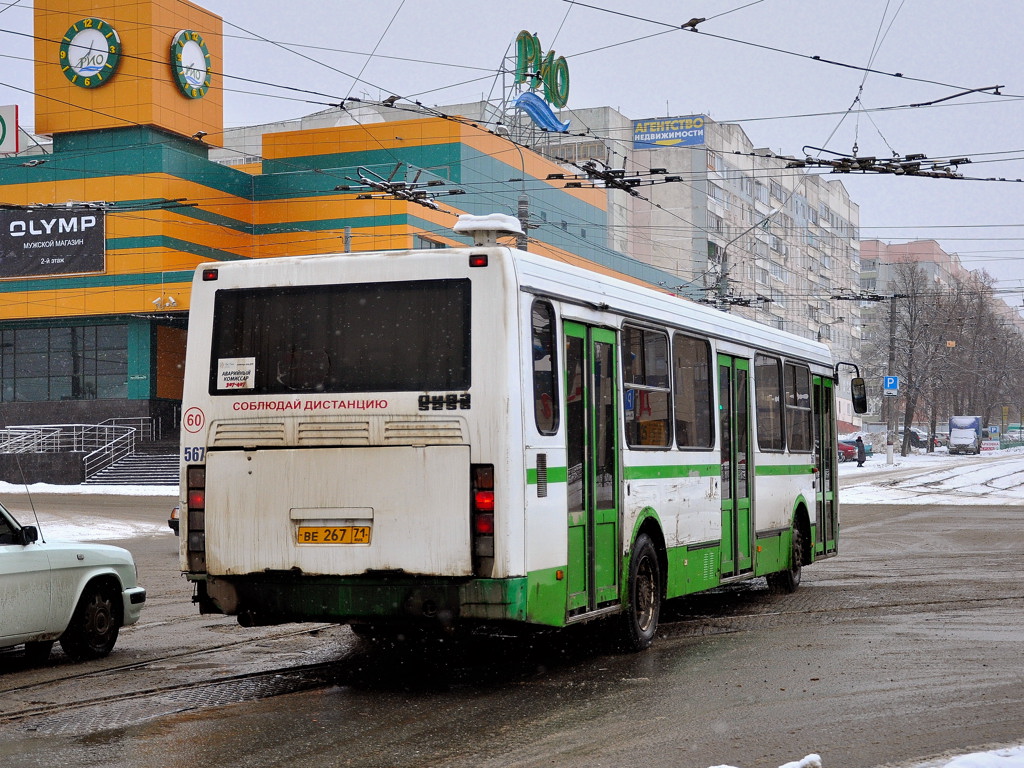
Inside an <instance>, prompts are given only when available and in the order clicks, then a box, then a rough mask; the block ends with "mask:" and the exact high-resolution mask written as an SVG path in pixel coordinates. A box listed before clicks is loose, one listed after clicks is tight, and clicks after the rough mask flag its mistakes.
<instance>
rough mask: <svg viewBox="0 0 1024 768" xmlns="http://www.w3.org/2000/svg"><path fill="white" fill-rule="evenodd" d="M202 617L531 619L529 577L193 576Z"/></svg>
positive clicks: (252, 622)
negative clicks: (528, 605) (528, 596)
mask: <svg viewBox="0 0 1024 768" xmlns="http://www.w3.org/2000/svg"><path fill="white" fill-rule="evenodd" d="M190 578H192V579H194V580H195V581H196V587H197V588H196V596H195V597H194V598H193V600H194V602H197V603H198V604H199V610H200V613H222V614H227V615H229V616H238V621H239V623H240V624H243V625H245V626H259V625H268V624H281V623H285V622H290V621H318V622H326V621H338V622H350V621H352V622H375V621H376V622H379V621H389V622H406V623H414V624H421V623H422V624H439V625H441V626H451V625H454V624H456V623H459V622H474V623H476V622H492V621H494V622H499V621H528V620H529V619H528V618H527V610H526V595H527V579H526V578H525V577H521V578H511V579H472V580H466V579H440V578H437V577H431V578H427V577H419V578H417V577H414V576H409V575H407V574H395V575H392V574H375V575H365V576H359V577H337V576H304V575H301V574H292V573H261V574H253V575H245V576H206V577H205V578H204V577H201V576H200V577H197V576H196V575H190Z"/></svg>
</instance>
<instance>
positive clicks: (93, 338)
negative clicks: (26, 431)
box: [0, 325, 128, 402]
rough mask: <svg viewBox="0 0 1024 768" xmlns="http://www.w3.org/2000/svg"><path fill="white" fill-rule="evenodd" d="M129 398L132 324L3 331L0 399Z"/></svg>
mask: <svg viewBox="0 0 1024 768" xmlns="http://www.w3.org/2000/svg"><path fill="white" fill-rule="evenodd" d="M126 397H128V326H127V325H92V326H72V327H64V328H17V329H10V330H6V331H3V332H2V333H0V400H2V401H3V402H43V401H53V400H107V399H115V398H126Z"/></svg>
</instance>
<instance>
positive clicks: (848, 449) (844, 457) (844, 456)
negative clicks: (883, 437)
mask: <svg viewBox="0 0 1024 768" xmlns="http://www.w3.org/2000/svg"><path fill="white" fill-rule="evenodd" d="M837 445H838V447H839V461H840V462H843V461H856V460H857V443H856V441H855V440H840V441H838V443H837ZM873 453H874V451H873V450H872V448H871V443H869V442H867V441H865V442H864V456H865V457H870V456H871V455H872V454H873Z"/></svg>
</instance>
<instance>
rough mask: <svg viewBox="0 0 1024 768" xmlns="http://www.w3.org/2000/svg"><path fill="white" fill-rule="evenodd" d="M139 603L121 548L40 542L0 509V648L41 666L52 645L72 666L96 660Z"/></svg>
mask: <svg viewBox="0 0 1024 768" xmlns="http://www.w3.org/2000/svg"><path fill="white" fill-rule="evenodd" d="M145 602H146V590H145V589H143V588H142V587H140V586H139V584H138V571H137V569H136V567H135V561H134V560H133V559H132V555H131V553H130V552H129V551H128V550H126V549H122V548H121V547H112V546H108V545H106V544H86V543H82V542H69V541H45V542H44V541H41V540H40V537H39V529H38V528H36V526H34V525H21V524H20V523H19V522H18V521H17V520H16V519H15V518H14V515H12V514H11V513H10V512H8V511H7V510H6V509H5V508H4V507H3V505H0V648H10V647H13V646H16V645H24V646H25V653H26V655H27V656H28V657H29V658H30V660H31V661H33V662H34V663H42V662H43V661H45V660H46V659H47V658H48V657H49V655H50V649H51V648H52V647H53V644H54V642H55V641H58V640H59V641H60V645H61V648H63V649H64V652H65V653H66V654H67V655H68V656H70V657H71V658H72V659H74V660H75V661H81V660H83V659H95V658H100V657H101V656H106V655H107V654H109V653H110V651H111V650H113V648H114V643H116V642H117V635H118V632H119V631H120V629H121V627H124V626H127V625H129V624H134V623H135V622H137V621H138V620H139V615H140V614H141V613H142V606H143V605H144V603H145Z"/></svg>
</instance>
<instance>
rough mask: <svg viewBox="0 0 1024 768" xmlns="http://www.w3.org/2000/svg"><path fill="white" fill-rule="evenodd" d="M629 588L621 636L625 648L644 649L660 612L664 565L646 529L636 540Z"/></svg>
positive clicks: (653, 631)
mask: <svg viewBox="0 0 1024 768" xmlns="http://www.w3.org/2000/svg"><path fill="white" fill-rule="evenodd" d="M628 589H629V594H628V596H627V599H628V604H627V606H626V610H625V613H624V614H623V616H621V617H620V622H621V624H620V631H619V639H620V642H621V645H622V648H623V650H626V651H642V650H644V649H645V648H647V647H648V646H649V645H650V644H651V641H652V640H654V635H655V633H656V632H657V631H658V615H659V614H660V613H661V565H660V564H659V563H658V553H657V551H655V549H654V543H653V542H652V541H651V538H650V536H648V535H647V534H646V533H642V534H640V535H639V536H638V537H637V539H636V543H635V544H633V554H632V556H631V557H630V558H629V584H628Z"/></svg>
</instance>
